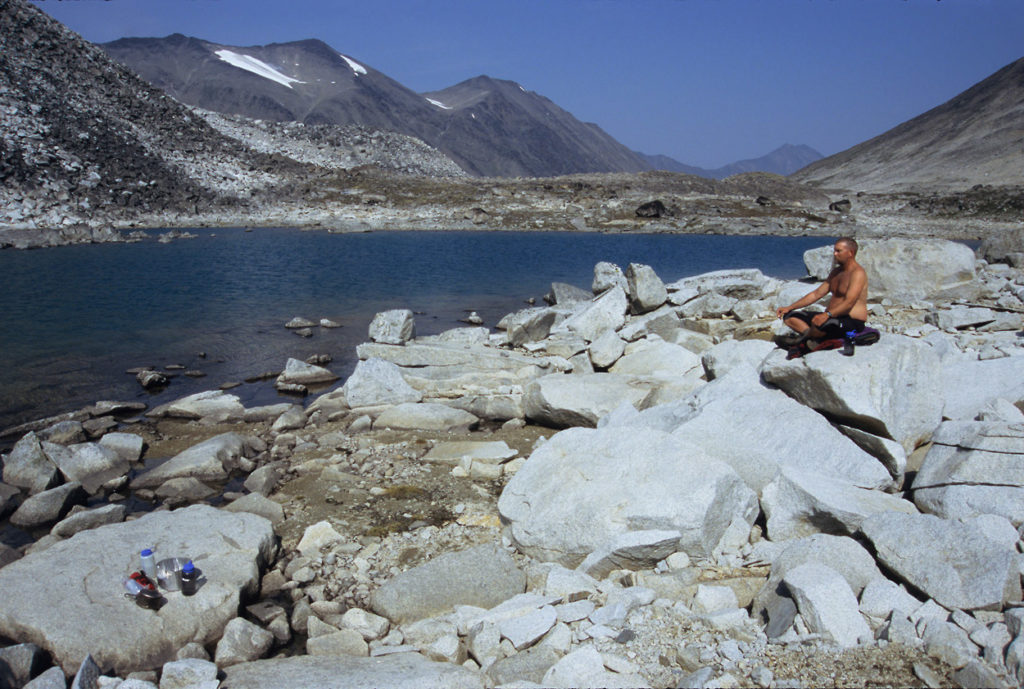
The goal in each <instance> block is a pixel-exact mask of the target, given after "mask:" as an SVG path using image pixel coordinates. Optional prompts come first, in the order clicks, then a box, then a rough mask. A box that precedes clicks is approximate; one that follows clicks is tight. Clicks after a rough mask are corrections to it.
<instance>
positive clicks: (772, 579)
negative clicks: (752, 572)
mask: <svg viewBox="0 0 1024 689" xmlns="http://www.w3.org/2000/svg"><path fill="white" fill-rule="evenodd" d="M809 562H814V563H818V564H822V565H826V566H828V567H831V568H832V569H834V570H835V571H837V572H838V573H839V574H840V575H842V577H843V579H845V580H846V583H847V584H849V586H850V589H851V590H852V591H853V593H854V595H856V596H859V595H860V594H861V591H863V590H864V587H866V586H867V585H868V584H869V583H871V582H872V581H875V580H878V579H881V580H884V579H885V577H883V576H882V573H881V571H879V569H878V565H877V564H875V559H874V558H873V557H872V556H871V553H869V552H868V551H867V550H865V549H864V546H862V545H861V544H860V543H858V542H857V541H855V540H853V539H852V538H849V537H847V536H832V535H829V534H815V535H813V536H808V537H806V538H799V539H796V540H793V541H788V542H787V543H786V544H785V548H783V549H782V551H781V552H779V554H778V555H776V556H775V558H774V559H773V560H772V570H771V574H770V575H769V577H768V581H767V582H765V585H764V586H763V587H762V588H761V590H760V591H759V592H758V593H757V595H756V596H755V597H754V604H753V607H752V608H751V617H754V618H756V619H761V620H762V621H767V619H766V618H767V617H768V616H769V615H770V612H771V611H772V610H773V609H776V605H777V603H778V601H779V599H780V598H786V597H789V593H788V591H786V589H785V587H784V586H782V581H783V579H784V578H785V576H786V574H788V573H789V572H790V571H792V570H794V569H796V568H797V567H799V566H801V565H803V564H806V563H809Z"/></svg>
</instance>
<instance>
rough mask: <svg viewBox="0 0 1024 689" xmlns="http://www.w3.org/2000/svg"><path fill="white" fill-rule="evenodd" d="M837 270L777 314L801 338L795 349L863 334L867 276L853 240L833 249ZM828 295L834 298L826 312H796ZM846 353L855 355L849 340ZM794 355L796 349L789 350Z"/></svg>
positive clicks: (795, 344)
mask: <svg viewBox="0 0 1024 689" xmlns="http://www.w3.org/2000/svg"><path fill="white" fill-rule="evenodd" d="M832 257H833V258H834V259H835V267H834V268H833V269H832V272H831V273H829V275H828V278H827V279H826V280H825V282H823V283H821V285H819V286H818V288H817V289H815V290H813V291H811V292H808V293H807V294H805V295H804V296H802V297H801V298H799V299H797V300H796V301H795V302H793V303H792V304H790V305H789V306H782V307H780V308H779V309H778V310H777V311H776V312H775V314H776V315H777V316H778V317H779V318H781V319H783V321H782V322H783V323H785V324H786V325H788V326H789V327H790V328H792V329H793V330H795V331H796V332H797V333H798V335H799V337H798V338H797V339H796V340H795V341H793V342H791V343H790V345H791V346H792V347H794V348H797V347H800V346H801V345H804V343H805V342H806V341H807V340H808V339H815V340H834V339H839V340H844V339H846V337H845V336H846V333H847V332H860V331H861V330H862V329H863V328H864V322H865V321H866V320H867V318H868V275H867V273H866V272H864V268H863V267H862V266H861V265H860V264H859V263H857V242H856V241H854V240H853V239H852V238H850V237H841V238H840V239H839V240H838V241H836V244H835V246H834V247H833V249H832ZM826 294H831V295H832V298H831V299H830V300H829V302H828V306H827V307H826V309H825V311H824V312H821V313H814V312H810V311H796V310H795V309H799V308H802V307H804V306H810V305H811V304H813V303H815V302H816V301H818V300H819V299H821V298H823V297H824V296H825V295H826ZM843 353H844V354H847V355H849V354H853V346H852V344H851V343H849V341H848V340H847V346H845V347H844V349H843ZM790 354H791V355H793V356H798V355H799V354H793V350H792V349H791V350H790Z"/></svg>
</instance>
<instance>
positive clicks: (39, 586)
mask: <svg viewBox="0 0 1024 689" xmlns="http://www.w3.org/2000/svg"><path fill="white" fill-rule="evenodd" d="M147 547H150V548H154V549H155V551H156V555H157V558H158V559H162V558H164V557H189V558H191V559H192V560H193V561H195V563H196V566H197V567H199V568H200V569H201V570H202V572H203V575H204V577H205V583H204V584H203V585H202V586H201V587H200V588H199V591H198V592H197V593H196V594H195V595H194V596H191V597H188V598H186V597H184V596H182V595H181V594H180V593H177V592H166V593H165V597H166V601H167V602H166V603H165V604H164V605H163V607H161V608H160V609H159V610H149V609H144V608H141V607H139V606H137V605H136V604H135V602H134V601H133V600H129V599H127V598H125V596H124V593H125V590H124V586H123V585H122V582H121V580H122V579H123V578H124V577H125V576H127V575H128V574H129V573H131V572H132V571H134V570H137V569H138V567H139V559H138V558H139V555H138V554H139V551H140V550H142V549H143V548H147ZM275 547H276V546H275V541H274V532H273V529H272V528H271V525H270V522H268V521H267V520H266V519H263V518H262V517H258V516H256V515H253V514H245V513H239V514H232V513H229V512H225V511H222V510H218V509H215V508H213V507H210V506H207V505H195V506H192V507H189V508H186V509H182V510H176V511H173V512H167V511H164V512H153V513H150V514H147V515H146V516H144V517H142V518H141V519H137V520H135V521H130V522H124V523H121V524H112V525H109V526H102V527H100V528H97V529H91V530H88V531H83V532H81V533H78V534H76V535H75V536H74V537H73V538H70V539H68V540H66V541H61V542H59V543H55V544H53V545H52V546H50V547H49V548H46V549H45V550H42V551H39V552H35V553H30V554H28V555H26V556H25V557H23V558H21V559H20V560H17V561H16V562H12V563H11V564H9V565H7V566H6V567H4V568H3V569H0V600H2V601H3V605H0V636H4V637H7V638H9V639H13V640H16V641H19V642H31V643H34V644H36V645H38V646H40V647H42V648H44V649H46V650H47V651H48V652H49V653H50V654H51V655H52V656H53V657H54V659H55V661H56V662H57V663H58V664H59V665H60V666H61V667H62V668H63V669H64V671H65V672H66V673H67V674H69V675H71V674H74V673H75V672H76V671H77V670H78V667H79V665H80V664H81V662H82V660H83V659H84V658H85V657H86V656H87V655H89V654H91V655H92V656H93V657H94V658H95V659H96V662H97V663H98V664H99V665H100V666H101V667H103V668H104V669H112V670H113V671H114V672H115V673H116V674H118V675H120V676H122V677H123V676H125V675H127V674H128V673H130V672H135V671H138V670H152V669H158V668H159V667H161V666H162V665H163V664H164V663H165V662H168V661H171V660H174V659H175V654H176V653H177V651H178V649H180V648H181V647H182V646H184V645H185V644H187V643H189V642H192V641H197V642H199V643H202V644H208V643H212V642H214V641H216V640H217V639H219V638H220V636H221V633H222V632H223V630H224V627H225V625H226V624H227V623H228V622H229V621H230V620H231V619H233V618H235V617H237V615H238V606H239V600H240V597H241V596H242V593H243V592H248V593H252V592H254V591H255V590H256V589H257V588H258V586H259V581H260V567H261V565H262V564H263V563H265V562H267V561H269V560H270V558H271V556H272V553H273V550H274V548H275Z"/></svg>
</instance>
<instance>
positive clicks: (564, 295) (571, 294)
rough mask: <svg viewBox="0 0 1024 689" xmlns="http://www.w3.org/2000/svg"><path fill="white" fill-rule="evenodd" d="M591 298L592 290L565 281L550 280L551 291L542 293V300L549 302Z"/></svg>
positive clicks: (555, 302) (573, 301)
mask: <svg viewBox="0 0 1024 689" xmlns="http://www.w3.org/2000/svg"><path fill="white" fill-rule="evenodd" d="M593 298H594V294H593V292H588V291H587V290H585V289H583V288H582V287H577V286H576V285H570V284H568V283H566V282H552V283H551V291H549V292H548V293H547V294H546V295H544V301H546V302H548V303H549V304H562V305H565V304H573V303H577V302H581V301H590V300H591V299H593Z"/></svg>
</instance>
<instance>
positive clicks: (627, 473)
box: [498, 428, 758, 567]
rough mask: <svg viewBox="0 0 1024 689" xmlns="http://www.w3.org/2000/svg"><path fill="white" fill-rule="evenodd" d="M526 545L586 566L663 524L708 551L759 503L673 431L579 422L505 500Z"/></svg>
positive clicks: (536, 553) (546, 556)
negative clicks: (630, 536)
mask: <svg viewBox="0 0 1024 689" xmlns="http://www.w3.org/2000/svg"><path fill="white" fill-rule="evenodd" d="M498 510H499V512H500V513H501V515H502V518H503V519H505V520H506V521H507V522H508V524H509V525H510V527H511V535H512V538H513V540H514V541H515V542H516V544H517V545H518V547H519V548H520V549H522V550H523V551H525V552H526V553H528V554H530V555H531V556H533V557H538V558H540V559H543V560H548V561H555V562H560V563H561V564H563V565H565V566H567V567H574V566H576V565H578V564H579V563H580V562H581V561H582V560H583V559H584V558H585V557H586V556H587V555H589V554H590V553H592V552H594V551H595V550H599V549H601V548H602V547H604V546H605V545H607V544H610V543H611V542H613V541H614V540H615V539H616V538H618V537H619V536H621V535H622V534H624V533H628V532H629V531H638V530H644V529H638V528H636V526H633V525H646V524H659V525H661V526H662V527H663V529H665V530H677V531H679V533H680V534H681V535H682V536H681V539H680V547H679V548H678V549H679V550H684V551H686V552H687V553H688V554H689V555H691V556H692V557H708V556H710V555H711V553H712V551H713V550H714V549H715V548H716V547H717V546H718V545H719V543H720V542H721V541H722V540H723V538H725V537H726V535H727V531H728V530H729V528H730V526H731V525H732V524H733V521H734V520H736V521H739V522H742V523H743V524H745V525H746V528H747V530H748V532H749V527H750V524H752V523H753V520H754V518H755V517H756V515H757V512H758V510H757V500H756V497H755V496H754V494H753V492H752V491H750V489H749V488H747V487H746V486H745V485H744V484H743V482H742V481H741V480H740V479H739V477H738V476H737V475H736V474H735V472H733V470H732V469H730V468H729V467H728V466H727V465H725V464H723V463H721V462H718V461H715V460H713V459H711V458H710V457H708V455H707V454H706V453H704V452H703V451H702V450H701V449H700V448H698V447H696V446H693V445H691V444H689V443H687V442H686V441H685V440H682V439H679V438H675V437H672V436H669V435H668V434H666V433H663V432H657V431H650V430H647V429H634V428H603V429H596V430H590V429H582V428H574V429H569V430H566V431H562V432H560V433H557V434H556V435H555V436H554V437H552V438H551V439H550V440H549V441H548V442H546V443H545V444H544V445H542V446H541V447H540V448H538V449H537V450H535V451H534V453H533V454H532V455H531V456H530V458H529V459H528V460H527V461H526V463H525V464H524V465H523V467H522V468H521V469H520V470H519V471H518V472H517V473H516V474H515V476H513V477H512V479H511V480H510V481H509V483H508V485H506V487H505V490H504V491H503V492H502V495H501V498H500V499H499V501H498Z"/></svg>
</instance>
